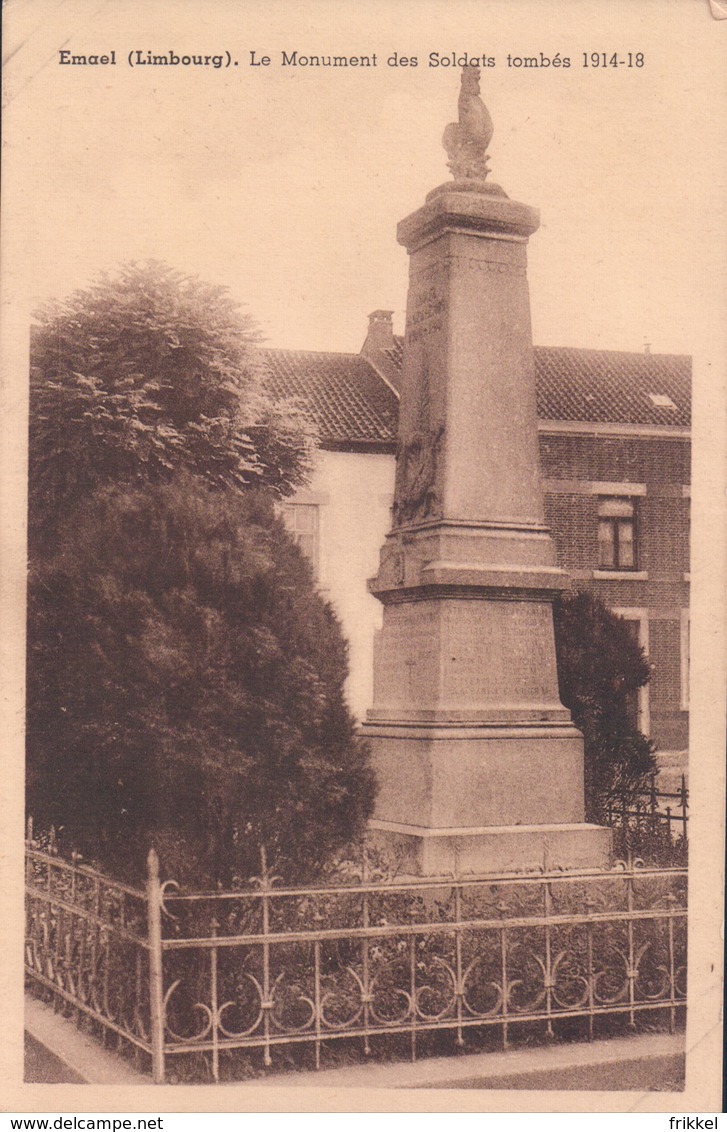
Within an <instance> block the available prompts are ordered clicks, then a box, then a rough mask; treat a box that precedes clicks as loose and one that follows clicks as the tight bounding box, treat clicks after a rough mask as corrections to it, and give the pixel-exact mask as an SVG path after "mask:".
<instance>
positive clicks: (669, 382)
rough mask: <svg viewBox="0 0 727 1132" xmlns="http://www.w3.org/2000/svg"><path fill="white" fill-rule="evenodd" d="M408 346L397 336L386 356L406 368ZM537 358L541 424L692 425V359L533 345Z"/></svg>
mask: <svg viewBox="0 0 727 1132" xmlns="http://www.w3.org/2000/svg"><path fill="white" fill-rule="evenodd" d="M403 347H404V339H403V338H402V337H400V336H399V335H396V336H395V337H394V348H393V349H392V350H386V351H384V352H385V354H386V356H387V357H388V358H390V359H391V360H392V361H395V362H396V363H397V364H398V365H399V366H401V364H402V361H403ZM533 354H534V357H535V385H536V391H537V399H538V419H539V420H545V421H592V422H598V423H615V424H641V425H675V426H677V427H678V428H688V427H689V425H690V423H691V396H692V360H691V358H689V357H687V356H686V355H683V354H646V353H644V354H634V353H626V352H623V351H621V350H583V349H579V348H576V347H571V346H534V347H533ZM654 398H655V400H654ZM668 402H671V406H669V405H668ZM672 406H673V407H672Z"/></svg>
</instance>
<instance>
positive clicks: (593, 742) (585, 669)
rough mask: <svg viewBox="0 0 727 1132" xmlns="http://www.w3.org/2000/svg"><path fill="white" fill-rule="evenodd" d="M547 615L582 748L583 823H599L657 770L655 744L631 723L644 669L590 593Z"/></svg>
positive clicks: (564, 601)
mask: <svg viewBox="0 0 727 1132" xmlns="http://www.w3.org/2000/svg"><path fill="white" fill-rule="evenodd" d="M553 612H554V618H555V647H556V657H557V662H558V681H559V685H560V697H561V700H562V702H563V704H564V705H565V707H567V708H568V709H569V710H570V711H571V713H572V715H573V722H574V723H575V725H576V727H578V728H580V730H581V731H582V732H583V739H584V744H585V787H586V817H587V819H588V820H589V821H596V822H602V821H603V820H604V818H605V816H606V813H607V810H608V806H609V802H619V803H620V802H621V800H622V799H623V798H624V797H625V798H626V799H629V798H633V797H634V796H635V795H636V794H638V793H640V792H643V791H645V790H647V789H648V786H649V779H650V776H651V775H652V774H654V773H655V772H656V770H657V763H656V759H655V757H654V746H653V744H652V743H651V742H650V741H649V740H648V739H647V738H646V736H645V735H643V734H642V733H641V732H640V731H639V730H638V728H637V727H635V726H634V724H633V722H632V720H631V719H630V716H629V698H630V697H631V696H633V695H634V693H636V692H637V691H638V689H639V688H641V687H643V686H644V685H645V684H646V683H647V681H648V679H649V676H650V669H649V663H648V661H647V659H646V657H645V655H644V652H643V649H642V648H641V647H640V646H639V644H638V643H637V642H636V641H635V640H634V639H633V637H632V636H631V635H630V633H629V631H628V629H627V627H626V623H625V621H624V620H623V618H621V617H618V616H617V615H616V614H615V613H612V612H611V611H610V610H609V609H608V608H607V607H606V606H605V605H604V603H603V602H602V601H600V599H599V598H597V597H595V596H594V595H593V594H591V593H588V592H585V591H583V592H575V593H565V594H563V595H562V596H560V597H559V598H558V599H557V601H556V602H555V605H554V610H553Z"/></svg>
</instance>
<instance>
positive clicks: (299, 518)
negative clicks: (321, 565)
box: [281, 503, 318, 578]
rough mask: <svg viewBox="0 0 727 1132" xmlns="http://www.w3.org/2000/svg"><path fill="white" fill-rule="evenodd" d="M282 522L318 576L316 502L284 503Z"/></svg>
mask: <svg viewBox="0 0 727 1132" xmlns="http://www.w3.org/2000/svg"><path fill="white" fill-rule="evenodd" d="M281 511H282V516H283V522H284V523H285V525H286V527H287V528H288V530H289V531H290V533H291V535H292V536H293V538H294V539H295V541H296V542H297V543H298V546H299V547H300V549H301V550H302V551H303V554H304V555H305V556H306V558H307V559H308V561H309V562H310V564H311V566H312V567H313V574H314V576H315V577H316V578H317V577H318V504H317V503H284V504H283V506H282V508H281Z"/></svg>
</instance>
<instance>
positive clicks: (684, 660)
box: [679, 609, 689, 711]
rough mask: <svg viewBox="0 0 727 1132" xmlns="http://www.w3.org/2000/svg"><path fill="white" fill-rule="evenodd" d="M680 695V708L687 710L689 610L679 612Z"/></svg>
mask: <svg viewBox="0 0 727 1132" xmlns="http://www.w3.org/2000/svg"><path fill="white" fill-rule="evenodd" d="M680 635H681V650H680V653H681V657H680V659H681V696H680V701H681V702H680V704H679V706H680V708H681V709H682V711H689V610H688V609H683V610H682V612H681V634H680Z"/></svg>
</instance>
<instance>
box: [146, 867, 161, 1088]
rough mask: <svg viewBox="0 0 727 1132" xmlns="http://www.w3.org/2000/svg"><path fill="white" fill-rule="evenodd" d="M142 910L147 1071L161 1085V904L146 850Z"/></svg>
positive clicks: (156, 876)
mask: <svg viewBox="0 0 727 1132" xmlns="http://www.w3.org/2000/svg"><path fill="white" fill-rule="evenodd" d="M146 913H147V924H148V933H149V1012H150V1016H151V1072H152V1078H153V1080H154V1084H155V1085H163V1084H164V977H163V968H162V904H161V889H160V886H159V857H158V856H157V852H156V849H150V850H149V855H148V856H147V859H146Z"/></svg>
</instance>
